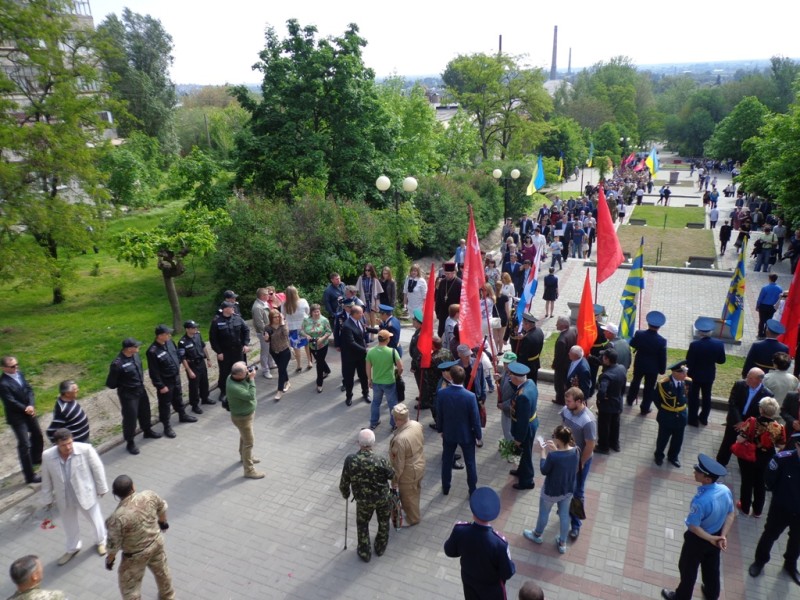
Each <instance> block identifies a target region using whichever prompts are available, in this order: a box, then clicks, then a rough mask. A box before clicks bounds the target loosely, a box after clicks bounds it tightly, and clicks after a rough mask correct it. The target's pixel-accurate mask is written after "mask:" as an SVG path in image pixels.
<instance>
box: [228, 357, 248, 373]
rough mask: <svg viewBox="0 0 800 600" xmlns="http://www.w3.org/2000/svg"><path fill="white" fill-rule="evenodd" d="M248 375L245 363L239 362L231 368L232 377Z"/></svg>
mask: <svg viewBox="0 0 800 600" xmlns="http://www.w3.org/2000/svg"><path fill="white" fill-rule="evenodd" d="M245 373H247V363H246V362H244V361H241V360H240V361H239V362H235V363H233V365H232V366H231V375H243V374H245Z"/></svg>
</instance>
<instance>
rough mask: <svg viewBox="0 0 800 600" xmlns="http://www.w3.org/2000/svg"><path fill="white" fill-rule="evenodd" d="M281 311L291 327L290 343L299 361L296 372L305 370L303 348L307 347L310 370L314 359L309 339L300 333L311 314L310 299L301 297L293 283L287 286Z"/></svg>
mask: <svg viewBox="0 0 800 600" xmlns="http://www.w3.org/2000/svg"><path fill="white" fill-rule="evenodd" d="M281 313H282V314H283V316H284V317H286V326H287V327H288V328H289V345H290V346H291V347H292V350H293V351H294V360H295V361H296V362H297V369H296V370H295V373H299V372H300V371H302V370H303V365H302V363H301V357H302V356H303V348H305V349H306V357H307V358H308V366H307V367H306V370H308V369H310V368H311V365H312V364H313V363H314V361H313V359H312V358H311V349H310V348H309V347H308V340H307V339H306V338H304V337H303V336H301V335H300V330H301V329H302V328H303V321H304V320H305V318H306V317H307V316H308V315H309V313H310V310H309V307H308V301H307V300H306V299H305V298H301V297H300V294H299V293H298V292H297V288H296V287H294V286H293V285H290V286H288V287H287V288H286V301H285V302H284V303H283V304H282V305H281Z"/></svg>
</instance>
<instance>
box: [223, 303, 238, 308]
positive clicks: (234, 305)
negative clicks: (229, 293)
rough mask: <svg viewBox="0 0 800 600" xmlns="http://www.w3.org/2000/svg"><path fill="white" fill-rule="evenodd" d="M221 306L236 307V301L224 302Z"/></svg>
mask: <svg viewBox="0 0 800 600" xmlns="http://www.w3.org/2000/svg"><path fill="white" fill-rule="evenodd" d="M220 306H221V307H222V308H236V303H235V302H223V303H222V304H221V305H220Z"/></svg>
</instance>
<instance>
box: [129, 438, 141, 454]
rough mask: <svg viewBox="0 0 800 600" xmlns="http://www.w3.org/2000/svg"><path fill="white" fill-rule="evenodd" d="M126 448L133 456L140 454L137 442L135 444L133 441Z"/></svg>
mask: <svg viewBox="0 0 800 600" xmlns="http://www.w3.org/2000/svg"><path fill="white" fill-rule="evenodd" d="M126 447H127V449H128V452H130V453H131V454H134V455H136V454H139V448H137V447H136V442H134V441H133V440H130V441H129V442H128V444H127V446H126Z"/></svg>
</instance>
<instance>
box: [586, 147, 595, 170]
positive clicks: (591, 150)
mask: <svg viewBox="0 0 800 600" xmlns="http://www.w3.org/2000/svg"><path fill="white" fill-rule="evenodd" d="M593 160H594V142H589V158H587V159H586V166H587V167H589V168H590V169H591V168H592V162H593Z"/></svg>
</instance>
